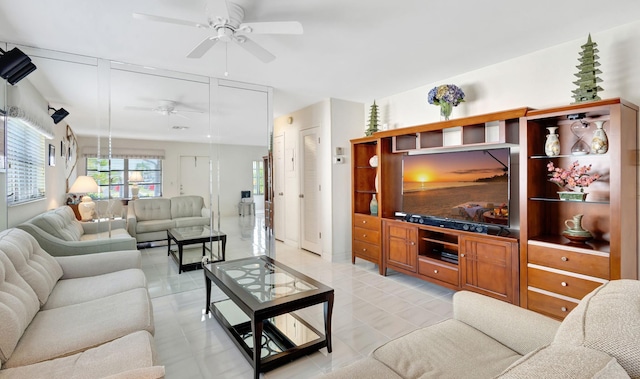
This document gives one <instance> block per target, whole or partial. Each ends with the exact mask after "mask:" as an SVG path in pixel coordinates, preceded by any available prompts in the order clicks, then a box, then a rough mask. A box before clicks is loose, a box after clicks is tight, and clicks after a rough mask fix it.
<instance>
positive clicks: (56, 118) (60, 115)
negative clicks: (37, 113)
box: [48, 105, 69, 124]
mask: <svg viewBox="0 0 640 379" xmlns="http://www.w3.org/2000/svg"><path fill="white" fill-rule="evenodd" d="M48 108H49V109H48V110H50V111H54V112H53V114H52V115H51V118H52V119H53V123H54V124H57V123H59V122H60V121H62V120H63V119H64V118H65V117H67V116H68V115H69V112H67V110H66V109H64V108H60V109H55V108H53V107H52V106H50V105H49V106H48Z"/></svg>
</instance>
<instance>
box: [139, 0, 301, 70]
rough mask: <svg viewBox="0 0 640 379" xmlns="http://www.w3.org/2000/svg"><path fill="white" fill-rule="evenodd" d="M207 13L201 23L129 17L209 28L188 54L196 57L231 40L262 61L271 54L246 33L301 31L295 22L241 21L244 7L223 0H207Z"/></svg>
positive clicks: (297, 32) (161, 18)
mask: <svg viewBox="0 0 640 379" xmlns="http://www.w3.org/2000/svg"><path fill="white" fill-rule="evenodd" d="M208 3H209V5H210V7H209V13H211V14H209V15H207V20H206V21H204V22H194V21H188V20H181V19H175V18H171V17H164V16H157V15H150V14H144V13H134V14H133V17H134V18H137V19H142V20H148V21H157V22H164V23H170V24H177V25H186V26H193V27H196V28H201V29H211V30H213V31H215V35H213V36H210V37H207V38H205V39H204V40H203V41H202V42H200V43H199V44H198V45H197V46H196V47H195V48H194V49H193V50H192V51H191V52H190V53H189V54H188V55H187V57H189V58H200V57H202V56H203V55H204V54H205V53H206V52H207V51H209V50H210V49H211V48H212V47H213V46H214V45H215V44H216V43H218V42H224V43H229V42H234V43H236V44H237V45H239V46H240V47H242V48H243V49H245V50H246V51H248V52H249V53H251V54H252V55H254V56H255V57H256V58H258V59H259V60H261V61H262V62H264V63H268V62H271V61H272V60H274V59H275V56H274V55H273V54H272V53H270V52H269V51H268V50H266V49H265V48H263V47H262V46H260V45H258V44H257V43H256V42H254V41H253V40H252V39H250V38H249V37H247V35H249V34H302V33H303V29H302V24H300V23H299V22H297V21H273V22H247V23H244V22H243V20H244V9H243V8H242V7H241V6H240V5H238V4H235V3H232V2H227V1H226V0H210V1H209V2H208Z"/></svg>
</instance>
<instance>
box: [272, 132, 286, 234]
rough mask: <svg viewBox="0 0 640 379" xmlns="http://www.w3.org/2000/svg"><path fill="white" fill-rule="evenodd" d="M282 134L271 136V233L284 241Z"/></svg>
mask: <svg viewBox="0 0 640 379" xmlns="http://www.w3.org/2000/svg"><path fill="white" fill-rule="evenodd" d="M284 170H285V168H284V136H275V137H273V235H274V237H275V239H277V240H278V241H284V238H285V226H284V219H285V214H284Z"/></svg>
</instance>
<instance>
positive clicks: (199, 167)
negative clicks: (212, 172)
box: [178, 155, 211, 209]
mask: <svg viewBox="0 0 640 379" xmlns="http://www.w3.org/2000/svg"><path fill="white" fill-rule="evenodd" d="M178 186H179V191H180V195H198V196H202V198H203V199H204V205H205V207H207V208H209V209H211V204H209V200H210V199H209V197H210V195H209V157H207V156H183V155H181V156H180V181H179V183H178Z"/></svg>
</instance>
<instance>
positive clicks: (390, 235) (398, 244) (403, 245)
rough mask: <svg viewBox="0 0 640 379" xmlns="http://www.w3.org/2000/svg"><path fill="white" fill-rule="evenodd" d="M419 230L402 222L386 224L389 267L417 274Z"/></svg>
mask: <svg viewBox="0 0 640 379" xmlns="http://www.w3.org/2000/svg"><path fill="white" fill-rule="evenodd" d="M417 241H418V228H417V227H416V226H414V225H405V224H403V223H400V222H391V223H385V239H384V242H385V259H386V262H387V264H388V265H390V266H392V267H398V268H402V269H405V270H408V271H411V272H416V268H417V262H418V243H417Z"/></svg>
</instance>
